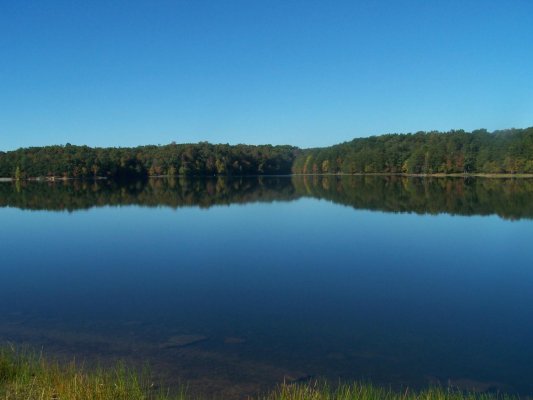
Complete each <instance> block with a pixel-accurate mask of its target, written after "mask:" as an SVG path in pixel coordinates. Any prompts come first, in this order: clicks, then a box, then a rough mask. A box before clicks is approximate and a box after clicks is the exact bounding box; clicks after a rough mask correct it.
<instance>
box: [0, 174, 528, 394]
mask: <svg viewBox="0 0 533 400" xmlns="http://www.w3.org/2000/svg"><path fill="white" fill-rule="evenodd" d="M0 207H1V208H0V260H1V264H0V340H1V341H4V342H5V341H6V340H9V341H13V342H16V343H28V344H30V345H32V346H35V347H43V348H44V349H45V352H49V353H51V354H57V355H63V356H67V357H72V356H76V357H77V358H78V359H79V358H82V359H86V360H94V359H100V360H104V361H105V360H112V359H116V358H125V359H127V360H130V361H132V362H144V361H148V362H150V364H151V365H152V366H153V369H154V370H155V371H156V372H157V374H158V375H159V376H160V377H161V378H162V379H163V380H164V381H165V382H170V383H176V382H189V386H190V387H191V388H192V390H193V391H200V392H204V393H210V394H213V393H217V394H224V395H226V396H234V397H238V396H240V395H243V394H247V393H254V392H256V391H257V390H264V389H266V388H268V387H270V386H271V385H273V384H275V383H277V382H280V381H282V380H283V379H287V380H305V379H309V378H311V377H326V378H329V379H333V380H338V379H339V378H340V379H354V378H355V379H363V380H371V381H373V382H376V383H379V384H386V385H392V386H393V387H401V386H405V385H409V386H416V387H420V386H425V385H428V384H436V383H441V384H443V385H448V384H450V385H454V386H458V387H461V388H472V387H476V388H478V389H483V390H507V391H518V392H521V393H524V394H533V361H532V360H533V245H532V243H533V242H532V238H533V181H529V180H489V179H477V180H474V179H470V180H464V179H433V180H423V179H416V178H398V177H344V178H335V177H315V178H313V177H306V178H303V177H293V178H290V177H289V178H283V177H280V178H262V179H258V178H245V179H244V178H243V179H233V180H228V179H218V180H217V179H199V180H193V181H187V180H183V179H181V180H166V179H159V180H151V181H147V182H136V183H130V184H125V185H118V184H112V183H109V182H105V181H100V182H85V183H83V182H70V183H55V184H49V183H28V184H24V185H20V184H14V183H1V184H0Z"/></svg>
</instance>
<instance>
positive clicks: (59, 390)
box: [0, 348, 517, 400]
mask: <svg viewBox="0 0 533 400" xmlns="http://www.w3.org/2000/svg"><path fill="white" fill-rule="evenodd" d="M187 398H190V397H188V396H187V395H186V393H185V391H184V390H180V391H179V392H178V394H175V395H171V394H170V393H169V392H168V391H164V390H162V389H158V388H157V387H156V385H154V383H153V381H152V379H151V377H150V374H149V373H147V372H143V373H140V374H139V373H137V372H134V371H132V370H130V369H128V368H126V367H125V366H123V365H121V364H119V365H117V366H116V367H114V368H110V369H97V370H90V371H88V370H85V369H84V368H83V367H81V366H78V365H76V364H75V363H69V364H66V365H65V364H60V363H57V362H50V361H47V360H45V359H44V358H43V357H42V356H41V355H36V354H34V353H31V352H24V351H22V352H21V351H17V350H15V349H12V348H3V349H0V400H186V399H187ZM496 399H501V400H510V399H517V398H516V397H513V396H507V395H497V394H473V393H463V392H460V391H456V390H451V389H446V388H431V389H427V390H424V391H420V392H412V391H409V390H405V391H404V392H402V393H399V392H395V391H392V390H389V389H385V388H380V387H377V386H373V385H370V384H360V383H351V384H340V385H335V386H329V385H328V384H327V383H325V382H323V383H321V382H314V383H307V384H297V385H287V384H283V385H280V386H279V387H278V388H277V389H275V390H273V391H272V392H270V393H267V394H265V395H258V396H257V397H256V400H496Z"/></svg>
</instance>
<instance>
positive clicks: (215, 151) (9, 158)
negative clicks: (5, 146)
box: [0, 142, 298, 179]
mask: <svg viewBox="0 0 533 400" xmlns="http://www.w3.org/2000/svg"><path fill="white" fill-rule="evenodd" d="M297 152H298V149H297V148H296V147H292V146H271V145H263V146H249V145H236V146H230V145H227V144H217V145H214V144H210V143H207V142H201V143H198V144H175V143H172V144H169V145H165V146H139V147H133V148H91V147H88V146H73V145H70V144H67V145H66V146H47V147H30V148H24V149H19V150H16V151H9V152H0V177H12V178H15V179H25V178H36V177H62V178H90V177H106V178H138V177H147V176H157V175H191V176H192V175H196V176H198V175H204V176H209V175H210V176H212V175H263V174H270V175H272V174H289V173H290V172H291V167H292V163H293V161H294V158H295V156H296V153H297Z"/></svg>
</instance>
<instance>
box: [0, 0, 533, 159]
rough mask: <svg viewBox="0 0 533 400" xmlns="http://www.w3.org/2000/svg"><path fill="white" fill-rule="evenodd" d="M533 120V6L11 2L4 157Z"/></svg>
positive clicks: (486, 2)
mask: <svg viewBox="0 0 533 400" xmlns="http://www.w3.org/2000/svg"><path fill="white" fill-rule="evenodd" d="M531 125H533V1H531V0H500V1H493V0H479V1H473V0H461V1H456V0H447V1H445V0H442V1H440V0H435V1H430V0H398V1H377V0H376V1H370V0H369V1H357V0H350V1H326V0H324V1H313V0H302V1H291V0H279V1H274V0H262V1H260V0H242V1H233V0H212V1H202V0H190V1H177V0H176V1H159V0H147V1H137V0H128V1H112V0H106V1H98V0H91V1H85V0H84V1H75V0H66V1H54V0H50V1H24V0H2V1H0V149H2V150H10V149H14V148H18V147H21V146H30V145H45V144H64V143H66V142H70V143H72V144H88V145H91V146H132V145H138V144H165V143H169V142H171V141H176V142H198V141H203V140H208V141H210V142H214V143H251V144H257V143H273V144H282V143H287V144H293V145H297V146H301V147H314V146H324V145H331V144H334V143H337V142H342V141H345V140H350V139H352V138H354V137H361V136H369V135H375V134H381V133H390V132H414V131H418V130H434V129H438V130H448V129H460V128H463V129H467V130H471V129H476V128H482V127H483V128H487V129H489V130H494V129H501V128H508V127H527V126H531Z"/></svg>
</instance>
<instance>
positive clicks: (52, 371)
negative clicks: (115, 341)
mask: <svg viewBox="0 0 533 400" xmlns="http://www.w3.org/2000/svg"><path fill="white" fill-rule="evenodd" d="M184 398H185V396H184V392H181V393H180V394H178V395H175V396H172V397H171V396H170V395H169V394H168V393H167V392H165V391H163V390H161V389H158V388H157V386H156V385H155V384H154V383H153V381H152V380H151V379H150V375H149V374H148V373H146V372H143V373H136V372H133V371H132V370H131V369H128V368H126V367H125V366H124V365H122V364H118V365H117V366H115V367H114V368H108V369H96V370H94V369H91V371H90V372H89V371H86V370H85V369H84V368H83V367H81V366H78V365H76V364H75V363H74V362H72V363H69V364H60V363H58V362H50V361H46V360H45V359H44V358H43V357H42V356H40V355H36V354H34V353H31V352H24V351H16V350H14V349H9V348H8V349H0V400H170V399H176V400H178V399H184Z"/></svg>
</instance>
